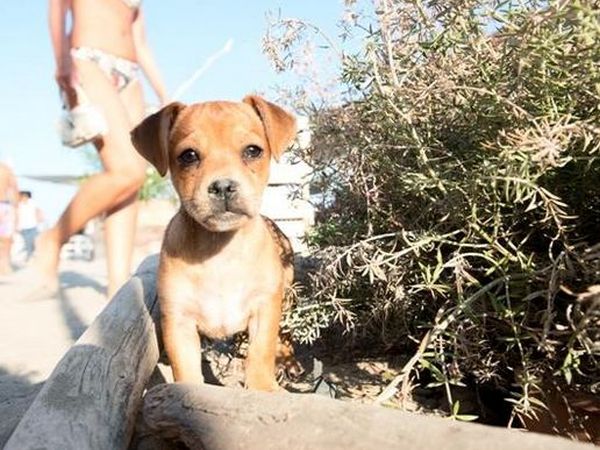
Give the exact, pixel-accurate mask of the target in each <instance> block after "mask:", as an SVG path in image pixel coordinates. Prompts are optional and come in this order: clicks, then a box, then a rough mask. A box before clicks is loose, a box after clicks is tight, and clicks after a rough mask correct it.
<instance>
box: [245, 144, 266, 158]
mask: <svg viewBox="0 0 600 450" xmlns="http://www.w3.org/2000/svg"><path fill="white" fill-rule="evenodd" d="M262 154H263V149H262V148H260V147H259V146H257V145H249V146H248V147H246V148H245V149H244V153H243V156H244V159H257V158H260V157H261V156H262Z"/></svg>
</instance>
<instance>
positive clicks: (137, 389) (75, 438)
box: [5, 257, 159, 450]
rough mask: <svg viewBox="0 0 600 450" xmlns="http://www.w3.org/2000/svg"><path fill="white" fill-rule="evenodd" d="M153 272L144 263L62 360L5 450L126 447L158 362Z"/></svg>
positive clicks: (152, 263)
mask: <svg viewBox="0 0 600 450" xmlns="http://www.w3.org/2000/svg"><path fill="white" fill-rule="evenodd" d="M156 267H157V258H156V257H150V258H148V259H146V261H144V263H142V265H141V266H140V268H139V269H138V271H137V273H136V274H135V275H134V276H133V277H132V278H131V279H130V280H129V281H128V282H127V283H126V284H125V285H124V286H123V287H122V288H121V289H120V290H119V292H117V294H116V295H115V297H113V299H112V300H111V302H110V303H109V304H108V305H107V307H106V308H105V309H104V310H103V311H102V312H101V313H100V315H99V316H98V317H97V318H96V320H95V321H94V322H93V323H92V325H91V326H90V327H89V328H88V329H87V330H86V332H85V333H84V334H83V335H82V336H81V337H80V338H79V340H78V341H77V342H76V343H75V344H74V345H73V347H71V349H70V350H69V351H68V352H67V353H66V354H65V356H64V357H63V358H62V360H61V361H60V362H59V363H58V365H57V366H56V368H55V369H54V371H53V372H52V374H51V375H50V377H49V378H48V380H47V381H46V383H45V384H44V387H43V388H42V390H41V391H40V393H39V394H38V395H37V397H36V399H35V400H34V401H33V403H32V405H31V407H30V408H29V409H28V410H27V412H26V413H25V415H24V416H23V418H22V419H21V421H20V422H19V425H18V426H17V427H16V429H15V430H14V432H13V434H12V436H11V437H10V439H9V441H8V442H7V444H6V447H5V449H6V450H28V449H31V450H33V449H60V450H67V449H73V450H82V449H111V450H113V449H115V450H116V449H124V448H127V446H128V444H129V441H130V440H131V435H132V433H133V429H134V425H135V418H136V414H137V411H138V410H139V408H140V406H141V402H142V393H143V390H144V388H145V387H146V384H147V382H148V379H149V377H150V375H151V373H152V371H153V370H154V368H155V367H156V364H157V361H158V357H159V345H158V339H157V332H156V327H155V321H156V319H157V318H158V303H157V300H156V291H155V284H156Z"/></svg>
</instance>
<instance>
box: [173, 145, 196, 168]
mask: <svg viewBox="0 0 600 450" xmlns="http://www.w3.org/2000/svg"><path fill="white" fill-rule="evenodd" d="M177 161H179V163H180V164H182V165H184V166H189V165H192V164H194V163H197V162H198V161H200V157H199V156H198V153H196V152H195V151H194V150H192V149H191V148H188V149H187V150H184V151H183V152H182V153H181V154H180V155H179V156H178V157H177Z"/></svg>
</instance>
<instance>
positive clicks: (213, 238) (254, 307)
mask: <svg viewBox="0 0 600 450" xmlns="http://www.w3.org/2000/svg"><path fill="white" fill-rule="evenodd" d="M295 135H296V124H295V120H294V118H293V117H292V116H291V115H290V114H288V113H287V112H285V111H284V110H283V109H281V108H279V107H278V106H276V105H274V104H272V103H269V102H267V101H266V100H263V99H262V98H260V97H257V96H249V97H246V98H244V100H243V102H242V103H233V102H221V101H219V102H207V103H198V104H194V105H190V106H185V105H183V104H181V103H172V104H170V105H168V106H166V107H164V108H163V109H162V110H160V111H159V112H157V113H156V114H153V115H151V116H149V117H148V118H147V119H145V120H144V121H143V122H142V123H141V124H140V125H138V126H137V127H136V128H135V129H134V130H133V132H132V141H133V144H134V146H135V148H136V149H137V150H138V152H140V154H141V155H142V156H144V158H146V159H147V160H148V161H150V162H151V163H152V164H153V165H154V166H155V167H156V168H157V169H158V171H159V173H160V174H161V175H163V176H164V175H165V174H166V172H167V170H170V172H171V179H172V181H173V185H174V186H175V189H176V191H177V193H178V195H179V197H180V199H181V208H180V210H179V212H178V213H177V214H176V215H175V217H173V219H172V220H171V223H170V224H169V226H168V228H167V231H166V234H165V238H164V241H163V246H162V250H161V255H160V266H159V274H158V295H159V302H160V311H161V325H162V332H163V341H164V345H165V349H166V352H167V356H168V357H169V360H170V362H171V366H172V368H173V375H174V378H175V381H185V382H202V381H203V377H202V373H201V370H200V367H201V353H200V342H199V335H198V332H200V334H202V335H205V336H208V337H211V338H223V337H226V336H230V335H232V334H234V333H237V332H240V331H244V330H248V335H249V346H248V356H247V360H246V386H247V387H249V388H252V389H260V390H274V389H277V388H278V385H277V382H276V379H275V353H276V347H277V340H278V333H279V321H280V318H281V303H282V299H283V294H284V289H285V287H286V285H288V284H289V283H290V282H291V278H292V276H293V268H292V264H291V262H292V258H291V247H290V244H289V241H288V240H287V238H286V237H285V236H284V235H283V234H282V233H281V231H280V230H279V229H278V228H277V226H276V225H275V224H274V223H273V222H271V221H270V220H268V219H266V218H263V217H262V216H261V215H260V214H259V210H260V205H261V197H262V193H263V190H264V188H265V186H266V184H267V179H268V177H269V165H270V158H271V157H273V158H275V159H278V158H279V157H280V155H281V154H282V152H283V151H284V150H285V149H286V148H287V147H288V145H289V144H290V143H291V141H292V140H293V138H294V137H295Z"/></svg>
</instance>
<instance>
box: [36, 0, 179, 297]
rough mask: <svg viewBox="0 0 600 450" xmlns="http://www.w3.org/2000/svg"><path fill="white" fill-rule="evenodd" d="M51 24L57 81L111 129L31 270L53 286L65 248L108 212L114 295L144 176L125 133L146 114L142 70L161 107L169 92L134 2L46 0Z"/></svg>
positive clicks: (129, 248) (128, 255)
mask: <svg viewBox="0 0 600 450" xmlns="http://www.w3.org/2000/svg"><path fill="white" fill-rule="evenodd" d="M68 16H70V20H68ZM69 23H70V24H71V27H70V29H67V24H69ZM49 25H50V36H51V39H52V46H53V49H54V56H55V61H56V81H57V83H58V86H59V87H60V89H61V90H63V91H65V92H66V93H72V92H74V86H75V85H76V84H78V85H79V86H80V87H81V88H82V89H83V91H84V92H85V94H86V96H87V97H88V100H89V101H90V102H91V103H92V104H93V105H94V106H96V107H97V108H98V109H99V110H100V111H101V113H102V114H103V115H104V117H105V119H106V121H107V122H108V129H109V130H108V133H107V134H106V135H105V136H104V137H103V138H102V139H99V140H97V141H96V142H95V146H96V149H97V150H98V156H99V158H100V161H101V163H102V167H103V171H102V172H100V173H98V174H96V175H94V176H92V177H90V178H89V179H88V180H87V181H86V182H85V183H84V184H82V185H81V187H80V188H79V191H78V192H77V193H76V195H75V197H74V198H73V200H72V201H71V203H70V204H69V205H68V206H67V208H66V210H65V211H64V212H63V214H62V216H61V217H60V219H59V220H58V223H56V225H55V226H53V227H52V228H50V229H48V230H46V231H44V232H42V233H41V234H40V235H39V236H38V238H37V240H36V251H35V255H34V264H33V267H34V270H37V271H39V272H40V273H41V275H42V277H41V280H43V283H44V284H45V285H46V286H47V287H48V288H50V289H54V288H55V287H56V286H57V274H58V264H59V254H60V249H61V247H62V245H63V244H65V243H66V242H67V241H68V240H69V238H70V237H71V236H72V235H73V234H74V233H76V232H77V231H78V230H80V229H82V228H83V227H84V226H85V224H86V223H87V222H88V221H89V220H90V219H92V218H94V217H97V216H99V215H101V214H105V218H106V220H105V230H106V234H105V239H106V254H107V260H108V295H109V296H112V294H113V293H114V292H115V291H116V290H117V289H118V288H119V287H120V286H121V285H122V284H123V283H124V282H125V281H126V280H127V279H128V277H129V275H130V270H131V259H132V253H133V240H134V235H135V228H136V220H137V195H138V191H139V189H140V187H141V186H142V183H143V182H144V178H145V174H146V164H145V162H144V160H143V159H142V158H141V156H140V155H139V154H138V153H137V152H136V151H135V149H134V148H133V146H132V145H131V142H130V138H129V131H130V130H131V129H132V128H133V126H134V125H136V124H137V123H138V122H139V121H140V120H141V119H142V118H143V116H144V111H145V105H144V100H143V96H142V85H141V83H140V79H139V75H140V71H139V69H142V70H143V72H144V73H145V75H146V77H147V78H148V81H149V82H150V85H151V86H152V88H153V89H154V90H155V92H156V94H157V96H158V99H159V100H160V102H161V103H162V104H164V103H165V102H166V101H167V94H166V90H165V88H164V85H163V82H162V79H161V77H160V75H159V72H158V70H157V66H156V64H155V61H154V59H153V57H152V54H151V52H150V49H149V47H148V45H147V43H146V38H145V35H144V19H143V14H142V10H141V9H140V1H139V0H138V1H135V0H50V1H49Z"/></svg>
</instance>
